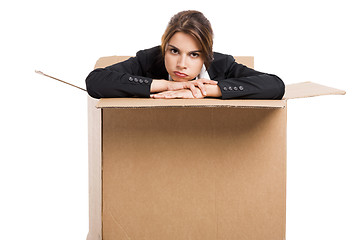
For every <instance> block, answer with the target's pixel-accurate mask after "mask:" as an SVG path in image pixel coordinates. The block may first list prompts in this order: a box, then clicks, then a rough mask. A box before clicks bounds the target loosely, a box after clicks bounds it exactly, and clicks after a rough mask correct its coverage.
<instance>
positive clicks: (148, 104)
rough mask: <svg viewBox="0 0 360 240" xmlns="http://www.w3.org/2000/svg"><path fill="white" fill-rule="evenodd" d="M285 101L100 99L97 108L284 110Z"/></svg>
mask: <svg viewBox="0 0 360 240" xmlns="http://www.w3.org/2000/svg"><path fill="white" fill-rule="evenodd" d="M285 105H286V100H221V99H210V98H209V99H206V98H205V99H152V98H102V99H100V100H99V102H98V104H97V105H96V107H97V108H154V107H157V108H168V107H192V108H193V107H225V108H229V107H235V108H284V107H285Z"/></svg>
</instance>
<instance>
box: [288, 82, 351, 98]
mask: <svg viewBox="0 0 360 240" xmlns="http://www.w3.org/2000/svg"><path fill="white" fill-rule="evenodd" d="M345 93H346V92H345V91H343V90H339V89H336V88H331V87H327V86H324V85H320V84H317V83H313V82H303V83H295V84H289V85H286V87H285V95H284V97H283V99H294V98H306V97H316V96H322V95H344V94H345Z"/></svg>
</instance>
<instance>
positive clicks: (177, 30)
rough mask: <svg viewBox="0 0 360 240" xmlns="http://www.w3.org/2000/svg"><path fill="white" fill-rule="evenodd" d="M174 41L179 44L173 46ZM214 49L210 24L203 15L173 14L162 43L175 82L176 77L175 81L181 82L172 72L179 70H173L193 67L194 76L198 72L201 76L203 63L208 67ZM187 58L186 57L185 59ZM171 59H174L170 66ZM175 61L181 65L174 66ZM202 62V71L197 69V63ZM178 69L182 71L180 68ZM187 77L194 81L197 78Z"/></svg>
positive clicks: (192, 12) (168, 67)
mask: <svg viewBox="0 0 360 240" xmlns="http://www.w3.org/2000/svg"><path fill="white" fill-rule="evenodd" d="M184 41H186V42H184ZM175 42H176V44H177V45H174V44H175ZM212 46H213V31H212V28H211V24H210V22H209V20H208V19H207V18H206V17H205V16H204V15H203V14H202V13H201V12H198V11H183V12H179V13H177V14H176V15H174V16H173V17H172V18H171V20H170V22H169V24H168V26H167V28H166V30H165V33H164V34H163V36H162V41H161V50H162V53H163V56H164V59H165V66H166V69H167V70H168V72H169V74H170V76H171V77H172V78H173V79H174V77H175V79H174V80H179V79H177V76H176V75H174V77H173V75H172V74H173V71H175V70H176V69H174V68H184V69H185V68H190V67H191V68H192V69H191V70H192V71H191V73H192V74H195V72H196V71H198V72H197V75H198V74H199V73H200V70H201V67H202V65H203V64H205V66H206V68H208V67H209V66H210V63H211V61H212V60H213V52H212ZM185 51H186V52H185ZM186 56H187V58H185V57H186ZM169 60H171V64H170V62H169ZM174 61H177V64H179V66H177V67H176V66H173V65H174ZM194 61H195V62H194ZM199 61H201V66H200V69H199V66H198V64H200V62H199ZM170 65H171V66H170ZM177 70H178V71H179V70H181V69H177ZM180 72H182V71H180ZM193 72H194V73H193ZM184 73H186V72H184ZM186 74H188V73H186ZM188 75H189V77H193V78H194V77H196V76H197V75H195V76H193V75H191V74H188ZM181 79H182V78H180V80H181ZM182 80H184V79H182Z"/></svg>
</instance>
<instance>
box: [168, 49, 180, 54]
mask: <svg viewBox="0 0 360 240" xmlns="http://www.w3.org/2000/svg"><path fill="white" fill-rule="evenodd" d="M170 52H171V53H172V54H178V53H179V51H178V50H177V49H175V48H173V49H171V50H170Z"/></svg>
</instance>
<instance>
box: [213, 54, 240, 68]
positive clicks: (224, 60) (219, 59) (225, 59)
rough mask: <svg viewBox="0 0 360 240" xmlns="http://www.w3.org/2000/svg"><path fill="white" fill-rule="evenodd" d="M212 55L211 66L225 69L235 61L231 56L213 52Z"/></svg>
mask: <svg viewBox="0 0 360 240" xmlns="http://www.w3.org/2000/svg"><path fill="white" fill-rule="evenodd" d="M213 54H214V60H213V61H212V65H214V66H218V67H220V66H221V67H225V68H226V67H227V66H229V65H231V64H232V63H233V62H234V61H235V59H234V57H233V56H232V55H229V54H224V53H219V52H213Z"/></svg>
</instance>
